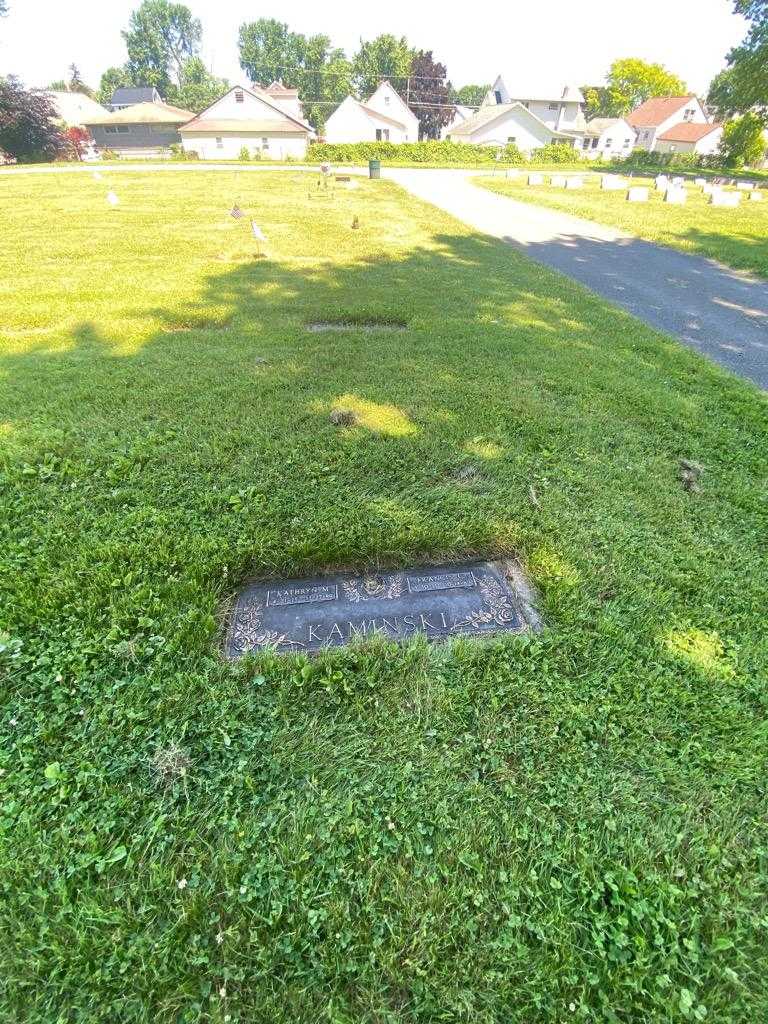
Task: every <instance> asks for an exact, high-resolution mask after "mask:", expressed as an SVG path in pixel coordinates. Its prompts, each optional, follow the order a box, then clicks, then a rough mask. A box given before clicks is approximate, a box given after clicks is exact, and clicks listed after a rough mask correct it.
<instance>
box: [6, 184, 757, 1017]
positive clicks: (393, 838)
mask: <svg viewBox="0 0 768 1024" xmlns="http://www.w3.org/2000/svg"><path fill="white" fill-rule="evenodd" d="M313 184H314V183H313V179H312V178H311V177H309V176H308V175H307V174H306V173H297V174H291V173H280V174H278V173H275V174H266V173H265V174H263V175H238V174H237V172H236V171H233V173H232V174H231V175H230V174H229V173H227V172H221V173H218V174H211V175H210V176H207V175H205V174H201V173H199V172H198V173H190V174H185V173H183V172H180V173H178V174H173V175H163V174H148V173H147V174H142V173H138V172H137V173H121V174H120V175H114V180H113V181H109V180H105V181H103V182H95V181H93V179H92V178H91V176H90V175H88V176H85V175H83V176H81V175H62V176H60V177H59V176H41V177H39V178H35V177H34V176H19V177H18V178H13V177H8V178H5V179H3V180H2V181H0V190H1V191H2V203H1V204H0V221H1V222H2V237H3V240H4V244H3V247H2V252H1V253H0V260H2V263H3V267H2V276H1V277H0V309H1V310H2V316H0V676H1V677H2V680H3V686H2V708H1V709H0V731H1V732H2V746H0V787H2V818H1V819H0V821H1V822H2V845H1V846H0V896H1V899H0V908H2V909H0V978H2V984H1V985H0V1019H1V1020H3V1021H14V1022H17V1021H34V1022H40V1024H43V1022H44V1024H53V1022H62V1024H63V1022H67V1024H69V1022H74V1021H76V1022H88V1024H92V1022H109V1024H115V1022H121V1024H122V1022H131V1024H132V1022H146V1024H158V1022H161V1024H191V1022H197V1021H206V1022H209V1021H210V1022H222V1024H223V1022H225V1021H231V1022H238V1024H254V1022H264V1024H267V1022H268V1024H310V1022H311V1024H314V1022H318V1021H328V1022H332V1024H401V1022H402V1024H405V1022H408V1024H415V1022H418V1024H433V1022H436V1021H442V1022H464V1021H466V1022H472V1024H512V1022H521V1024H522V1022H525V1024H532V1022H555V1021H558V1022H562V1021H567V1020H574V1021H605V1022H613V1024H616V1022H632V1024H634V1022H639V1021H643V1022H645V1021H664V1022H678V1021H679V1022H687V1021H697V1020H702V1019H704V1017H705V1015H708V1020H711V1021H717V1022H718V1024H721V1022H729V1024H731V1022H744V1024H747V1022H749V1024H754V1022H755V1021H758V1020H764V1019H765V1016H766V1013H768V912H767V910H766V907H767V906H768V903H767V902H766V897H768V828H767V825H766V739H767V738H768V735H767V733H766V704H767V703H768V702H767V700H766V678H768V632H767V631H766V625H765V613H766V606H767V603H768V553H767V549H766V528H767V527H768V506H767V504H766V501H767V498H768V493H767V492H766V479H767V478H768V417H767V416H766V413H767V412H768V409H767V408H766V399H765V396H764V395H763V394H761V393H760V392H758V391H757V390H756V389H754V388H753V387H752V386H750V385H749V384H747V383H744V382H741V381H739V380H737V379H736V378H734V377H731V376H729V375H728V374H726V373H725V372H724V371H723V370H721V369H719V368H718V367H716V366H714V365H710V364H709V363H708V362H706V361H704V360H703V359H701V358H699V357H698V356H696V355H695V354H694V353H692V352H690V351H688V350H687V349H685V348H683V347H682V346H680V345H678V344H677V343H675V342H674V341H672V340H670V339H667V338H665V337H663V336H661V335H659V334H655V333H654V332H652V331H651V330H649V329H647V328H646V327H644V326H643V325H641V324H640V323H639V322H637V321H635V320H633V319H632V318H631V317H630V316H628V315H627V314H625V313H623V312H622V311H620V310H618V309H616V308H614V307H610V306H608V305H606V304H605V303H603V302H602V301H601V300H599V299H598V298H597V297H593V296H591V295H590V294H588V293H587V292H585V291H584V290H582V289H581V288H580V287H579V286H577V285H576V284H575V283H571V282H569V281H567V280H566V279H564V278H560V277H558V276H557V275H555V274H553V273H550V272H548V271H547V270H545V269H544V268H542V267H541V266H539V265H536V264H534V263H531V262H528V261H527V260H526V259H525V258H524V257H522V256H519V255H516V254H515V253H514V252H513V251H512V250H510V249H508V248H506V247H504V245H503V244H502V243H501V242H497V241H495V240H491V239H488V238H485V237H482V236H478V235H476V234H472V233H471V232H470V231H469V230H468V229H465V228H464V227H462V226H461V225H459V224H457V223H456V222H455V221H453V220H452V219H450V218H449V217H447V216H445V215H443V214H442V213H441V212H439V211H438V210H436V209H434V208H431V207H429V206H426V205H423V204H421V203H419V202H417V201H415V200H412V199H409V198H406V197H405V195H404V194H403V193H401V192H399V191H398V189H397V188H396V186H394V185H393V184H391V183H388V182H386V181H368V180H361V181H360V182H359V183H358V187H357V188H356V189H354V190H351V191H344V190H341V189H339V191H337V192H336V195H335V198H334V199H332V200H328V201H327V200H322V199H318V198H315V197H314V195H313V197H312V198H310V192H311V190H312V188H313ZM110 185H111V186H112V187H113V188H114V189H115V191H116V192H117V194H118V196H119V198H120V205H119V206H117V207H115V208H111V207H109V206H108V205H107V203H106V201H105V192H106V189H107V187H109V186H110ZM568 198H570V197H568ZM235 201H237V202H238V203H239V205H240V206H241V207H242V208H243V209H245V210H246V211H248V213H249V214H251V215H253V216H255V218H256V219H257V220H258V222H259V224H260V225H261V226H262V228H263V230H264V231H265V233H266V234H267V235H268V238H269V242H268V247H267V258H265V259H256V258H254V248H253V244H252V241H251V239H250V232H249V225H248V220H247V218H246V219H245V220H241V221H236V220H234V219H233V218H232V217H231V216H229V213H228V211H229V209H230V208H231V207H232V204H233V203H234V202H235ZM653 209H654V208H653V207H652V208H651V210H653ZM648 212H651V211H648ZM672 212H675V213H676V212H677V211H672ZM640 213H641V215H644V213H645V211H644V210H642V209H641V210H640ZM683 213H686V211H683ZM354 216H358V217H359V223H360V227H359V229H358V230H353V229H352V228H351V223H352V218H353V217H354ZM361 318H374V319H376V318H380V319H383V320H389V321H390V322H393V321H395V320H400V321H402V322H404V323H406V324H407V330H406V331H405V332H400V333H395V332H394V331H386V330H384V331H377V332H374V333H365V332H363V331H361V330H358V329H350V330H348V331H341V332H338V333H322V334H318V333H311V332H308V331H307V330H306V324H307V323H308V322H311V321H315V320H325V319H341V320H359V319H361ZM337 404H342V405H345V406H350V405H351V406H353V407H354V408H355V409H356V410H357V411H358V414H359V417H360V421H359V424H358V425H357V426H354V427H348V428H339V427H335V426H333V425H332V424H331V423H330V422H329V413H330V411H331V410H332V408H333V407H334V406H335V405H337ZM681 458H689V459H694V460H696V461H698V462H700V463H701V464H703V466H704V467H705V470H704V475H703V478H702V489H701V492H700V493H690V492H688V491H686V490H685V489H684V488H683V487H682V486H681V483H680V481H679V479H678V464H679V460H680V459H681ZM467 470H469V472H467ZM467 481H469V483H468V482H467ZM507 552H517V553H518V554H519V555H520V556H521V557H522V558H523V559H524V561H525V564H526V566H527V568H528V571H529V573H530V576H531V577H532V579H533V581H534V582H535V584H536V586H537V587H538V589H539V591H540V594H541V604H542V611H543V613H544V615H545V617H546V620H547V623H548V629H547V630H546V632H545V633H544V634H542V635H540V636H537V637H534V638H530V637H514V636H507V637H504V638H499V639H495V640H491V641H489V642H486V643H477V642H472V641H468V640H463V641H461V642H456V643H455V644H454V645H453V646H451V647H433V648H428V647H427V646H426V645H424V644H423V643H419V642H414V643H412V644H411V645H410V646H408V647H404V648H398V647H394V646H391V645H388V644H385V643H382V642H378V641H376V640H373V641H368V642H366V644H365V645H363V646H361V647H357V648H354V649H348V650H342V651H337V652H335V653H331V654H325V655H322V656H320V657H318V658H316V659H314V660H311V661H308V660H306V659H305V658H302V657H290V658H288V659H279V658H278V657H277V656H275V655H271V654H270V655H265V656H261V657H260V658H258V659H249V660H247V661H245V662H241V663H239V664H235V665H229V664H225V663H223V662H222V660H221V659H220V657H219V654H218V649H219V646H218V645H219V641H220V631H219V615H220V611H221V608H222V605H223V603H224V602H225V601H226V599H227V598H228V596H229V595H231V593H232V591H233V588H234V587H235V586H236V585H237V584H238V583H239V582H240V581H241V580H242V579H244V578H246V577H250V576H264V575H269V574H273V573H287V574H298V573H304V572H312V571H322V570H324V569H326V568H332V567H338V566H345V565H354V566H358V567H362V566H370V565H381V566H402V565H406V564H409V563H411V562H413V561H415V560H417V559H419V558H422V557H425V558H431V559H439V558H441V557H457V556H462V555H464V554H467V555H469V554H471V553H480V554H482V555H489V556H490V555H496V554H503V553H507Z"/></svg>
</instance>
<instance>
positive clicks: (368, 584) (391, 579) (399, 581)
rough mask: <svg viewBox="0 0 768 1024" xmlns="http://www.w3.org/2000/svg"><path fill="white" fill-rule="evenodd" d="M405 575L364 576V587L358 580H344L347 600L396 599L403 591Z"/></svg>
mask: <svg viewBox="0 0 768 1024" xmlns="http://www.w3.org/2000/svg"><path fill="white" fill-rule="evenodd" d="M404 581H405V577H404V576H403V575H402V574H400V575H397V576H375V575H370V576H364V577H363V580H362V588H361V586H360V584H359V583H358V581H357V580H345V581H344V582H343V584H342V585H343V587H344V593H345V594H346V596H347V600H348V601H351V602H352V604H357V603H358V602H359V601H373V600H376V599H379V600H384V601H394V600H395V599H396V598H398V597H400V595H401V594H402V592H403V583H404Z"/></svg>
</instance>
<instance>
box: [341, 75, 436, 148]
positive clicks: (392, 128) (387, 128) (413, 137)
mask: <svg viewBox="0 0 768 1024" xmlns="http://www.w3.org/2000/svg"><path fill="white" fill-rule="evenodd" d="M324 138H325V141H326V142H418V141H419V120H418V118H417V117H416V115H415V114H414V113H413V111H412V110H411V109H410V107H408V106H406V104H405V102H404V101H403V100H402V99H401V97H400V96H398V94H397V92H396V91H395V90H394V89H393V88H392V86H391V85H390V84H389V82H382V83H381V85H380V86H379V87H378V89H377V90H376V92H375V93H374V94H373V95H372V96H369V97H368V99H367V100H365V101H364V102H361V101H360V100H356V99H355V98H354V96H347V98H346V99H345V100H344V102H343V103H341V105H340V106H338V107H337V108H336V110H334V112H333V113H332V114H331V116H330V117H329V118H328V121H327V122H326V125H325V135H324Z"/></svg>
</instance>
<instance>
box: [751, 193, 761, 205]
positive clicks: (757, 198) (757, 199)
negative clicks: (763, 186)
mask: <svg viewBox="0 0 768 1024" xmlns="http://www.w3.org/2000/svg"><path fill="white" fill-rule="evenodd" d="M749 201H750V203H762V201H763V194H762V192H750V193H749Z"/></svg>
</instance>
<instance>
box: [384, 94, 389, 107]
mask: <svg viewBox="0 0 768 1024" xmlns="http://www.w3.org/2000/svg"><path fill="white" fill-rule="evenodd" d="M384 106H385V107H388V106H389V96H385V97H384Z"/></svg>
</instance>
